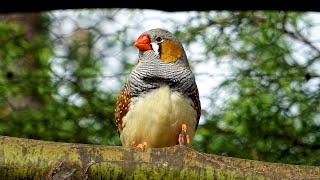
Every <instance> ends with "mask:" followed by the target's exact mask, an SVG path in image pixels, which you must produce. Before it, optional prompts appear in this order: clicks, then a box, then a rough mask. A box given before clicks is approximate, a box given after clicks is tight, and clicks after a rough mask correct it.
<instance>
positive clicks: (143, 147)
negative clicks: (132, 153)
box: [131, 141, 147, 151]
mask: <svg viewBox="0 0 320 180" xmlns="http://www.w3.org/2000/svg"><path fill="white" fill-rule="evenodd" d="M131 147H132V148H136V147H138V148H140V149H141V150H142V151H144V150H145V149H146V147H147V142H143V143H142V144H138V145H136V142H135V141H132V142H131Z"/></svg>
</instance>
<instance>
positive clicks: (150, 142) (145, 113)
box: [120, 86, 197, 147]
mask: <svg viewBox="0 0 320 180" xmlns="http://www.w3.org/2000/svg"><path fill="white" fill-rule="evenodd" d="M192 105H193V102H192V101H191V99H190V98H186V97H183V95H182V94H180V93H179V92H170V89H169V87H168V86H162V87H160V88H159V89H156V90H154V91H152V92H150V93H147V94H144V95H142V96H141V97H137V98H133V99H131V104H130V109H129V111H128V113H127V114H126V116H125V117H124V118H123V119H122V121H123V131H122V133H121V136H120V139H121V142H122V144H123V146H126V147H130V146H131V142H132V141H135V142H136V144H139V143H143V142H146V143H147V147H167V146H174V145H176V143H177V140H178V136H179V133H180V132H181V126H182V124H183V123H184V124H186V125H187V127H188V129H187V133H188V134H189V137H190V140H191V139H192V137H193V136H194V134H195V127H196V124H197V119H196V117H197V113H196V111H195V109H194V108H193V107H192Z"/></svg>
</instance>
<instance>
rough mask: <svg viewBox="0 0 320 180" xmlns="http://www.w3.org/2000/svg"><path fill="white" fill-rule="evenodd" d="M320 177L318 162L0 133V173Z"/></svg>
mask: <svg viewBox="0 0 320 180" xmlns="http://www.w3.org/2000/svg"><path fill="white" fill-rule="evenodd" d="M150 178H155V179H320V167H315V166H301V165H289V164H276V163H267V162H261V161H252V160H244V159H237V158H230V157H223V156H216V155H210V154H204V153H199V152H197V151H195V150H192V149H190V148H188V147H184V146H174V147H167V148H149V149H146V150H145V151H144V152H143V151H142V150H140V149H130V148H123V147H118V146H102V145H89V144H71V143H58V142H48V141H39V140H30V139H23V138H14V137H6V136H0V179H59V180H60V179H150Z"/></svg>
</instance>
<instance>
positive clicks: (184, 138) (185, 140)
mask: <svg viewBox="0 0 320 180" xmlns="http://www.w3.org/2000/svg"><path fill="white" fill-rule="evenodd" d="M178 141H179V144H180V145H185V146H187V145H189V144H190V138H189V135H188V134H187V125H186V124H182V128H181V133H180V134H179V139H178Z"/></svg>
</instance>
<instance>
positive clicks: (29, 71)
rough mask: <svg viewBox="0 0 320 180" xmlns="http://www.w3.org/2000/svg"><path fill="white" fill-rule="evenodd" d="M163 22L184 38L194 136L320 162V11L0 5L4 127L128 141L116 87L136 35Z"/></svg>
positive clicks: (239, 151)
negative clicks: (196, 102)
mask: <svg viewBox="0 0 320 180" xmlns="http://www.w3.org/2000/svg"><path fill="white" fill-rule="evenodd" d="M156 27H161V28H165V29H167V30H169V31H171V32H173V33H174V34H175V35H176V36H177V38H178V39H180V41H181V42H182V43H183V45H184V47H185V49H186V52H187V56H188V58H189V61H190V65H191V67H192V70H193V72H194V73H195V76H196V81H197V84H198V87H199V92H200V96H201V103H202V116H201V120H200V125H199V127H198V130H197V132H196V136H195V138H194V141H193V142H192V144H191V147H192V148H193V149H195V150H197V151H199V152H204V153H210V154H216V155H222V156H229V157H238V158H245V159H253V160H260V161H268V162H278V163H289V164H304V165H316V166H318V165H320V131H319V129H320V35H319V31H320V14H319V13H302V12H299V13H298V12H281V11H279V12H276V11H206V12H200V11H190V12H165V11H156V10H137V9H91V10H85V9H84V10H55V11H46V12H41V13H12V14H0V34H1V35H0V135H5V136H12V137H23V138H31V139H39V140H48V141H57V142H70V143H88V144H103V145H110V146H118V145H121V143H120V139H119V137H118V134H117V131H116V126H115V122H114V108H115V101H116V97H117V95H118V93H119V91H120V89H121V88H122V85H123V84H124V82H125V81H126V78H127V76H128V73H129V72H130V71H131V70H132V68H133V67H134V66H135V64H136V63H137V57H138V50H137V49H136V48H135V47H134V46H133V43H134V41H135V40H136V39H137V37H138V36H139V35H140V34H141V33H142V32H144V31H147V30H149V29H150V28H156Z"/></svg>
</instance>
